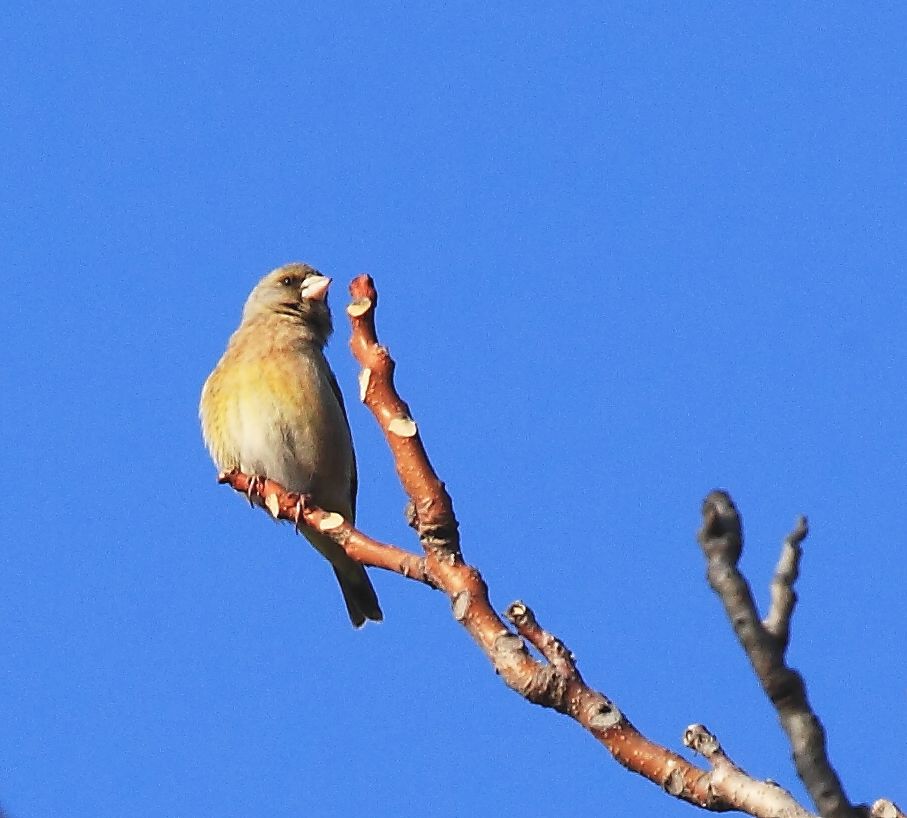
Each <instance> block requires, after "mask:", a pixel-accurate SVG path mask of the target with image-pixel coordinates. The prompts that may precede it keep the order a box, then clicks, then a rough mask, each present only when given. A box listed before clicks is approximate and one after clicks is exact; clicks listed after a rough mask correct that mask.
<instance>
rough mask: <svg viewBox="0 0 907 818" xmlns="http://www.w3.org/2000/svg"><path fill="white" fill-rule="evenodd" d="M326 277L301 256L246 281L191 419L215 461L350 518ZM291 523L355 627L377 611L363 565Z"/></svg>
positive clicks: (347, 442)
mask: <svg viewBox="0 0 907 818" xmlns="http://www.w3.org/2000/svg"><path fill="white" fill-rule="evenodd" d="M330 283H331V279H330V278H329V277H328V276H325V275H322V274H321V273H320V272H319V271H318V270H316V269H315V268H314V267H312V266H310V265H308V264H304V263H302V262H293V263H290V264H285V265H283V266H282V267H278V268H277V269H275V270H272V271H271V272H270V273H268V274H267V275H266V276H264V278H262V279H261V280H260V281H259V282H258V284H256V285H255V287H254V288H253V290H252V292H251V293H250V295H249V297H248V299H247V300H246V303H245V306H244V307H243V311H242V319H241V321H240V324H239V328H238V329H237V330H236V331H235V332H234V333H233V335H232V336H231V337H230V340H229V342H228V343H227V348H226V351H225V352H224V354H223V356H222V357H221V359H220V361H219V362H218V364H217V366H215V368H214V370H213V371H212V372H211V374H210V375H209V376H208V378H207V380H206V381H205V384H204V387H203V388H202V394H201V402H200V404H199V418H200V420H201V426H202V436H203V438H204V441H205V445H206V446H207V448H208V451H209V453H210V455H211V458H212V460H213V461H214V463H215V465H216V466H217V468H218V469H219V470H221V471H231V470H238V471H241V472H243V473H245V474H248V475H253V476H254V477H256V478H259V477H267V478H270V479H271V480H276V481H277V482H278V483H280V484H281V485H282V486H284V487H285V488H286V489H287V490H289V491H292V492H296V493H299V494H301V495H306V496H308V497H310V498H311V500H312V502H313V503H315V504H316V505H318V506H319V507H321V508H322V509H324V510H325V511H332V512H336V513H337V514H340V515H341V516H342V517H343V518H344V519H346V520H348V521H349V522H350V523H355V520H356V491H357V474H356V455H355V452H354V450H353V439H352V433H351V431H350V425H349V420H348V419H347V415H346V408H345V407H344V404H343V396H342V395H341V392H340V388H339V386H338V384H337V379H336V377H335V376H334V373H333V371H332V370H331V367H330V365H329V364H328V361H327V359H326V358H325V355H324V347H325V345H326V344H327V341H328V338H329V337H330V335H331V332H332V328H333V327H332V322H331V312H330V308H329V307H328V303H327V295H328V287H329V286H330ZM298 530H299V531H300V532H301V533H302V534H303V535H304V536H305V538H306V539H307V540H308V541H309V542H310V543H311V544H312V545H313V546H314V547H315V548H316V549H317V550H318V551H319V552H320V553H321V554H322V555H323V556H324V557H326V558H327V560H328V561H329V562H330V563H331V565H332V566H333V569H334V573H335V574H336V576H337V581H338V582H339V583H340V590H341V592H342V594H343V599H344V602H345V603H346V609H347V612H348V613H349V617H350V621H351V622H352V623H353V626H354V627H356V628H359V627H361V626H362V625H363V624H364V623H365V621H366V620H372V621H375V622H378V621H381V620H382V619H383V618H384V617H383V614H382V612H381V606H380V605H379V604H378V597H377V594H376V593H375V589H374V586H373V585H372V583H371V580H370V579H369V577H368V574H367V573H366V571H365V567H364V566H362V565H361V564H360V563H358V562H356V561H355V560H353V559H352V558H350V557H349V556H348V555H347V553H346V552H345V551H344V550H343V548H341V546H340V545H338V544H337V543H335V542H334V541H333V540H332V539H330V537H328V536H326V535H325V534H323V533H321V532H319V531H317V530H316V529H314V528H312V527H311V526H308V525H305V523H304V522H302V521H300V522H299V524H298Z"/></svg>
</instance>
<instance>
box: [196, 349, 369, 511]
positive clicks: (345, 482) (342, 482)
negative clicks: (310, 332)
mask: <svg viewBox="0 0 907 818" xmlns="http://www.w3.org/2000/svg"><path fill="white" fill-rule="evenodd" d="M228 355H229V353H228ZM317 356H318V357H315V356H314V355H312V356H309V355H301V354H299V353H298V352H295V351H277V350H274V351H272V353H271V354H269V355H267V356H264V357H261V358H259V359H257V360H244V359H239V360H233V361H230V360H229V358H228V356H225V360H222V361H221V364H219V365H218V369H217V370H215V372H214V373H213V374H212V376H211V379H209V384H208V385H206V387H205V389H206V392H210V393H211V394H209V395H207V396H206V397H205V398H204V399H203V407H204V404H205V403H209V404H213V405H214V406H216V410H215V416H213V417H211V418H210V420H206V419H204V418H203V420H205V425H206V427H208V426H211V427H216V429H217V431H215V433H214V434H213V435H207V434H206V436H208V437H209V438H211V437H216V438H217V439H218V440H220V441H222V442H223V444H224V445H222V446H221V447H220V451H215V447H213V446H212V447H211V448H212V453H213V454H214V456H215V459H216V460H217V461H218V465H219V466H220V467H221V468H239V469H240V470H241V471H243V472H246V473H251V474H264V475H267V476H268V477H270V478H272V479H274V480H277V481H278V482H280V483H282V484H283V485H284V486H286V488H288V489H289V490H291V491H297V492H307V493H310V494H312V495H313V496H314V497H315V500H316V502H322V503H324V502H329V501H331V502H332V504H333V505H337V502H338V500H339V499H340V497H348V496H349V485H350V480H351V475H352V470H353V468H354V466H353V453H352V443H351V440H350V435H349V428H348V425H347V421H346V417H345V415H344V412H343V409H342V407H341V405H340V402H339V401H338V399H337V397H336V395H335V393H334V390H333V388H332V385H331V377H330V371H329V370H328V368H327V362H326V361H324V360H323V358H321V360H319V359H318V358H320V357H321V353H320V352H318V353H317ZM215 393H216V394H215ZM212 397H214V399H213V400H210V398H212ZM203 414H204V408H203ZM206 431H207V430H206ZM319 496H320V499H319Z"/></svg>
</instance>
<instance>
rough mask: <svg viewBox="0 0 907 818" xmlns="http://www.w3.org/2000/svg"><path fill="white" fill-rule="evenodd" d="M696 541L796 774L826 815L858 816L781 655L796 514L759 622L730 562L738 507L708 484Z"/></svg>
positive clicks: (735, 552)
mask: <svg viewBox="0 0 907 818" xmlns="http://www.w3.org/2000/svg"><path fill="white" fill-rule="evenodd" d="M702 518H703V523H702V528H701V529H700V531H699V544H700V546H701V547H702V551H703V553H704V554H705V557H706V560H707V563H708V570H707V576H708V581H709V585H710V586H711V587H712V590H713V591H715V593H716V594H718V596H719V597H720V598H721V601H722V602H723V603H724V609H725V611H726V612H727V616H728V619H730V621H731V624H732V625H733V628H734V632H735V633H736V634H737V639H738V640H739V641H740V644H741V645H742V646H743V649H744V651H745V652H746V655H747V656H748V657H749V660H750V663H751V664H752V666H753V670H754V671H755V673H756V677H757V678H758V679H759V682H760V684H761V685H762V689H763V690H764V691H765V693H766V695H767V696H768V697H769V699H770V701H771V703H772V705H774V707H775V710H776V712H777V713H778V718H779V719H780V721H781V726H782V727H783V728H784V731H785V732H786V733H787V737H788V740H789V741H790V745H791V749H792V752H793V759H794V765H795V766H796V768H797V775H798V776H799V777H800V779H801V781H803V783H804V784H805V785H806V788H807V790H808V791H809V794H810V797H811V798H812V800H813V803H814V804H815V805H816V809H818V811H819V813H820V814H821V815H823V816H825V818H858V816H859V813H858V812H857V810H856V809H855V808H854V806H853V805H852V804H851V803H850V801H849V800H848V798H847V795H846V794H845V792H844V787H843V785H842V784H841V781H840V779H839V778H838V775H837V773H836V772H835V771H834V768H833V767H832V766H831V762H830V761H829V759H828V753H827V750H826V746H825V730H824V728H823V727H822V722H821V721H819V718H818V716H816V714H815V713H814V712H813V710H812V707H811V706H810V704H809V700H808V699H807V697H806V684H805V683H804V681H803V677H802V676H801V675H800V674H799V673H797V671H796V670H793V669H792V668H790V667H789V666H788V665H787V664H786V662H785V654H786V652H787V646H788V642H789V635H790V617H791V615H792V613H793V609H794V603H795V602H796V596H795V594H794V592H793V583H794V580H796V578H797V573H798V567H799V560H800V545H801V543H802V542H803V540H804V538H805V537H806V534H807V526H806V520H805V519H804V518H801V519H800V520H799V521H798V522H797V526H796V527H795V529H794V531H793V532H791V534H790V535H788V537H787V539H786V540H785V543H784V547H783V550H782V555H781V558H780V560H779V563H778V567H777V569H776V571H775V576H774V579H773V582H772V605H771V608H770V611H769V615H768V616H767V617H766V619H765V622H762V621H760V619H759V615H758V613H757V610H756V603H755V600H754V599H753V594H752V591H751V590H750V586H749V584H748V583H747V581H746V579H745V578H744V576H743V574H742V573H741V572H740V571H739V569H738V568H737V563H738V561H739V559H740V555H741V553H742V551H743V529H742V525H741V520H740V514H739V513H738V511H737V508H736V506H735V505H734V501H733V500H732V499H731V497H730V495H729V494H727V493H726V492H723V491H713V492H712V493H711V494H709V495H708V497H706V498H705V500H704V501H703V505H702Z"/></svg>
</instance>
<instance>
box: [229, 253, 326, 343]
mask: <svg viewBox="0 0 907 818" xmlns="http://www.w3.org/2000/svg"><path fill="white" fill-rule="evenodd" d="M330 283H331V279H330V278H328V277H327V276H325V275H322V274H321V273H319V272H318V270H316V269H315V268H314V267H310V266H309V265H308V264H302V263H301V262H294V263H292V264H285V265H284V266H283V267H278V268H277V269H276V270H272V271H271V272H270V273H268V274H267V275H266V276H265V277H264V278H263V279H262V280H261V281H259V282H258V284H256V285H255V289H254V290H252V292H251V293H250V294H249V297H248V298H247V299H246V305H245V307H243V314H242V320H243V323H245V322H247V321H250V320H252V319H258V318H262V317H264V318H270V317H271V316H276V317H278V318H282V319H283V320H286V321H290V322H292V323H293V324H294V325H298V328H299V329H300V330H301V331H302V333H303V335H304V336H305V337H307V338H308V339H309V340H312V341H315V342H316V343H319V344H321V345H324V344H325V343H326V342H327V340H328V337H329V336H330V334H331V329H332V325H331V311H330V309H329V308H328V302H327V297H328V286H329V285H330Z"/></svg>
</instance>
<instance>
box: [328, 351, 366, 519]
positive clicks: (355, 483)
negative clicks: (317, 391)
mask: <svg viewBox="0 0 907 818" xmlns="http://www.w3.org/2000/svg"><path fill="white" fill-rule="evenodd" d="M328 380H329V381H330V384H331V389H333V390H334V397H335V398H337V403H339V404H340V411H341V412H342V413H343V420H344V421H345V422H346V432H347V434H348V435H349V436H350V452H351V453H352V455H353V458H352V469H350V509H351V510H352V513H353V518H352V519H351V520H350V522H351V523H355V522H356V492H357V490H358V488H359V476H358V474H357V473H356V448H355V447H354V446H353V432H352V430H351V429H350V420H349V418H348V417H347V415H346V406H345V405H344V403H343V393H342V392H341V391H340V385H339V384H338V383H337V377H336V376H335V375H334V372H333V370H331V368H330V367H328Z"/></svg>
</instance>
